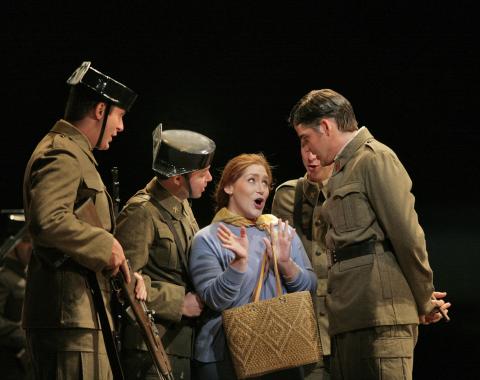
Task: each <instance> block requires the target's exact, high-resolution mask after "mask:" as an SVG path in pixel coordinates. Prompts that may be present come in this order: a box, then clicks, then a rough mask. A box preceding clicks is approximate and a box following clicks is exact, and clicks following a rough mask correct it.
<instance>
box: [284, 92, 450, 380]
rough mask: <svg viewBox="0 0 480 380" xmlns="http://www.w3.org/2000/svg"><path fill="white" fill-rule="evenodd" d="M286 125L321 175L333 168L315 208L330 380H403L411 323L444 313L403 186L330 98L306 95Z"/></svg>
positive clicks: (344, 108)
mask: <svg viewBox="0 0 480 380" xmlns="http://www.w3.org/2000/svg"><path fill="white" fill-rule="evenodd" d="M290 122H291V124H292V126H293V127H294V128H295V130H296V132H297V134H298V136H299V138H300V141H301V143H302V145H303V144H304V145H306V146H307V147H308V148H309V149H310V150H311V151H312V152H313V153H315V154H316V155H317V156H318V158H319V159H320V162H321V164H322V165H324V166H327V165H331V164H332V163H333V164H334V169H333V173H332V176H331V178H330V180H329V182H328V185H327V199H326V201H325V203H324V206H323V215H324V217H325V220H326V222H327V224H328V230H327V234H326V245H327V249H328V251H329V256H330V263H329V274H328V288H327V310H328V313H329V322H330V327H329V331H330V335H331V337H332V357H331V375H332V378H333V379H393V378H395V379H398V378H401V379H411V377H412V369H413V351H414V347H415V344H416V341H417V333H418V323H419V322H420V323H426V324H428V323H432V322H437V321H439V320H440V319H441V318H442V313H443V314H444V315H445V316H446V313H447V312H448V307H449V306H450V304H449V303H445V302H444V301H443V300H441V299H440V298H443V297H445V295H446V293H441V292H434V287H433V274H432V270H431V268H430V265H429V262H428V255H427V250H426V244H425V236H424V233H423V230H422V228H421V227H420V225H419V223H418V217H417V214H416V212H415V209H414V197H413V195H412V194H411V192H410V191H411V186H412V183H411V180H410V178H409V176H408V174H407V172H406V170H405V168H404V167H403V166H402V164H401V163H400V161H399V159H398V157H397V156H396V154H395V153H394V152H393V151H392V150H391V149H390V148H388V147H387V146H385V145H383V144H382V143H380V142H378V141H377V140H375V139H374V138H373V136H372V135H371V134H370V132H369V131H368V130H367V129H366V128H365V127H362V128H361V129H358V126H357V121H356V118H355V114H354V112H353V108H352V106H351V104H350V102H349V101H348V100H347V99H345V98H344V97H343V96H342V95H340V94H338V93H336V92H335V91H332V90H329V89H323V90H316V91H311V92H310V93H308V94H306V95H305V96H304V97H303V98H302V99H300V100H299V101H298V103H297V104H296V105H295V106H294V107H293V109H292V111H291V114H290ZM439 308H441V309H442V313H440V312H439Z"/></svg>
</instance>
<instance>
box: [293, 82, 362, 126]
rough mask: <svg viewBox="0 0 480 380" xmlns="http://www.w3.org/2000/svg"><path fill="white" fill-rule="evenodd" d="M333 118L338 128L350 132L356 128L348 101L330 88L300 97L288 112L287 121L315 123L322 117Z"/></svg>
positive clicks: (294, 124) (356, 124) (295, 123)
mask: <svg viewBox="0 0 480 380" xmlns="http://www.w3.org/2000/svg"><path fill="white" fill-rule="evenodd" d="M328 117H331V118H334V119H335V121H336V122H337V125H338V130H339V131H343V132H351V131H355V130H357V129H358V123H357V119H356V118H355V113H354V112H353V107H352V105H351V104H350V102H349V101H348V100H347V99H346V98H345V97H344V96H342V95H340V94H339V93H338V92H335V91H333V90H330V89H322V90H313V91H310V92H309V93H308V94H306V95H305V96H304V97H302V98H301V99H300V100H299V101H298V102H297V104H295V105H294V106H293V108H292V110H291V112H290V116H289V118H288V122H289V123H290V124H291V125H292V126H293V127H295V126H296V125H298V124H314V125H316V124H317V123H318V122H319V121H320V120H321V119H323V118H328Z"/></svg>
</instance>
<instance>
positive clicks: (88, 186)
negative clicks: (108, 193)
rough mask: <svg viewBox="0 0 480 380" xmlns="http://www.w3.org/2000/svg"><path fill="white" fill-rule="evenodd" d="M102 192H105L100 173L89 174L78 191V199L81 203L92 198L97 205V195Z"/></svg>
mask: <svg viewBox="0 0 480 380" xmlns="http://www.w3.org/2000/svg"><path fill="white" fill-rule="evenodd" d="M102 192H104V185H103V182H102V180H101V179H100V176H99V175H98V173H95V172H92V173H88V174H87V175H85V177H84V178H83V183H82V184H81V185H80V188H79V189H78V195H77V199H78V201H79V202H80V203H81V202H83V201H84V200H86V199H88V198H92V199H93V200H94V201H95V203H96V198H97V194H98V193H102Z"/></svg>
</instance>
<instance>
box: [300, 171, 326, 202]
mask: <svg viewBox="0 0 480 380" xmlns="http://www.w3.org/2000/svg"><path fill="white" fill-rule="evenodd" d="M322 187H323V185H319V184H318V183H317V182H312V181H310V180H309V179H308V178H307V174H305V175H304V176H303V196H304V198H305V199H306V200H307V201H308V202H309V203H310V204H311V205H313V206H315V205H316V204H317V200H318V194H319V193H320V190H321V189H322Z"/></svg>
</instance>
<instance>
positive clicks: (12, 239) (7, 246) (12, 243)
mask: <svg viewBox="0 0 480 380" xmlns="http://www.w3.org/2000/svg"><path fill="white" fill-rule="evenodd" d="M27 233H28V226H27V224H26V223H25V224H24V225H23V226H22V228H20V230H19V231H18V232H17V233H16V234H15V235H13V236H9V237H8V238H7V239H6V240H5V241H4V242H3V244H2V246H1V247H0V263H1V262H2V261H3V257H4V256H5V255H6V254H7V253H8V252H10V250H11V249H12V248H14V247H16V245H17V244H18V243H20V241H21V240H22V239H23V237H24V236H25V235H26V234H27Z"/></svg>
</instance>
